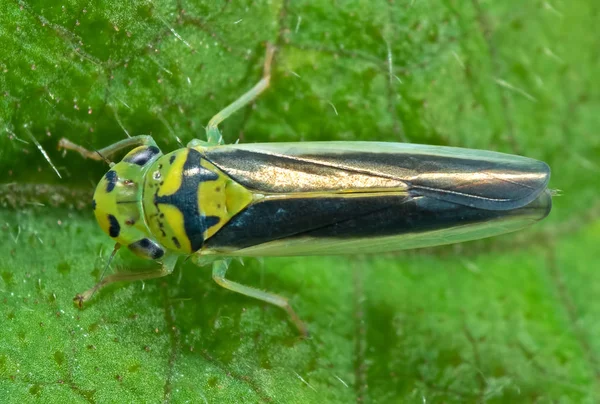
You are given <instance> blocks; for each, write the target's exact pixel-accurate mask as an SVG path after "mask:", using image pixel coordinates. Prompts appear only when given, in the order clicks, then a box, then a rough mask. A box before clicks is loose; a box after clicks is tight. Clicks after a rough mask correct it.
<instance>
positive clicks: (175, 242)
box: [171, 236, 181, 248]
mask: <svg viewBox="0 0 600 404" xmlns="http://www.w3.org/2000/svg"><path fill="white" fill-rule="evenodd" d="M171 240H173V244H175V246H176V247H177V248H181V244H180V243H179V240H177V237H175V236H173V237H172V238H171Z"/></svg>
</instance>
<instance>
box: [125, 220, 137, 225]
mask: <svg viewBox="0 0 600 404" xmlns="http://www.w3.org/2000/svg"><path fill="white" fill-rule="evenodd" d="M125 224H126V225H127V226H133V225H134V224H135V220H133V219H127V220H125Z"/></svg>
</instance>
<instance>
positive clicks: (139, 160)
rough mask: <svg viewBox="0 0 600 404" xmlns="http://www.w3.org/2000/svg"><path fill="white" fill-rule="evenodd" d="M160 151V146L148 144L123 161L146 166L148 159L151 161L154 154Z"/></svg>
mask: <svg viewBox="0 0 600 404" xmlns="http://www.w3.org/2000/svg"><path fill="white" fill-rule="evenodd" d="M159 153H160V150H159V148H158V147H155V146H148V147H146V148H144V149H142V150H140V151H138V152H136V153H135V154H133V155H131V156H129V157H126V158H124V159H123V161H126V162H127V163H132V164H137V165H138V166H144V165H146V163H147V162H148V161H150V160H151V159H152V158H153V157H154V156H156V155H157V154H159Z"/></svg>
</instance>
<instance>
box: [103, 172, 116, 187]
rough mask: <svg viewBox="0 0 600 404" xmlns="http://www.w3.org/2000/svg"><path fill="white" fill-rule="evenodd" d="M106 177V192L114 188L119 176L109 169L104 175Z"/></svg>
mask: <svg viewBox="0 0 600 404" xmlns="http://www.w3.org/2000/svg"><path fill="white" fill-rule="evenodd" d="M104 178H106V192H110V191H112V190H113V189H115V185H117V181H118V180H119V176H118V175H117V173H116V172H115V171H113V170H110V171H109V172H107V173H106V175H105V176H104Z"/></svg>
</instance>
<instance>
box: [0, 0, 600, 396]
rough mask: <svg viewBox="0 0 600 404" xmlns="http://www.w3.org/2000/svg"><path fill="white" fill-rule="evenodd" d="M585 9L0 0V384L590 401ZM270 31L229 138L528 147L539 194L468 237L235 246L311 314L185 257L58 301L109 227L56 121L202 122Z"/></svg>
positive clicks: (599, 307)
mask: <svg viewBox="0 0 600 404" xmlns="http://www.w3.org/2000/svg"><path fill="white" fill-rule="evenodd" d="M599 18H600V3H599V2H597V1H595V0H579V1H567V0H549V1H541V0H526V1H521V0H510V1H502V2H494V1H491V0H471V1H463V0H444V1H433V0H403V1H387V0H386V1H384V0H381V1H372V0H357V1H334V2H331V1H299V0H295V1H281V0H272V1H261V0H256V1H235V0H234V1H225V2H214V1H208V0H198V1H189V0H178V1H175V0H173V1H128V2H121V1H115V0H107V1H104V2H92V1H75V0H66V1H62V2H54V1H50V0H38V1H16V0H7V1H3V2H2V3H1V4H0V174H2V176H1V178H0V181H1V183H2V184H1V185H0V205H1V206H2V207H1V208H0V275H1V279H0V325H1V326H0V397H2V401H3V402H24V401H34V400H40V401H43V402H65V401H68V402H93V403H95V402H98V403H100V402H102V403H104V402H117V401H119V402H126V401H130V402H132V401H139V402H160V401H164V402H184V401H189V402H208V403H221V402H241V401H244V402H298V403H301V402H332V403H346V402H354V401H355V402H370V403H376V402H377V403H387V402H419V403H431V402H446V403H448V402H538V403H549V402H553V403H554V402H565V403H567V402H590V403H591V402H598V401H599V398H600V385H599V380H600V359H599V356H600V326H599V325H598V324H597V320H598V318H599V316H600V303H599V301H598V298H597V297H598V292H600V280H598V279H597V276H596V270H597V268H598V262H599V261H600V249H598V242H599V240H600V221H599V217H600V200H599V180H598V175H599V174H600V163H599V156H600V136H599V134H598V130H599V128H600V118H599V116H600V114H599V112H598V111H600V79H599V78H598V71H599V69H598V68H599V65H600V63H599V61H600V60H599V59H600V51H599V50H600V36H598V35H596V33H597V30H598V21H599ZM267 41H269V42H271V43H273V44H275V45H276V46H277V48H278V52H277V54H276V57H275V61H274V66H273V69H274V76H273V79H272V86H271V88H270V89H269V91H268V92H267V93H266V94H264V95H263V96H262V97H261V98H260V99H259V100H258V101H257V102H256V103H255V104H254V105H253V106H252V107H248V108H246V109H245V110H244V111H241V112H239V113H238V114H236V115H235V116H233V117H232V118H231V119H229V120H227V121H226V122H225V123H224V124H223V125H222V130H223V132H224V135H225V138H226V141H227V142H234V141H236V140H237V139H238V138H239V139H240V140H241V141H242V142H256V141H305V140H385V141H408V142H413V143H426V144H436V145H450V146H461V147H469V148H480V149H490V150H498V151H503V152H508V153H515V154H522V155H526V156H529V157H533V158H536V159H540V160H544V161H546V162H547V163H548V164H549V165H550V166H551V167H552V170H553V178H552V181H551V187H552V188H553V189H560V190H561V193H562V196H560V197H556V198H554V210H553V212H552V213H551V215H550V216H549V217H548V218H547V219H546V220H545V221H543V222H542V223H539V224H537V225H536V226H534V227H532V228H530V229H527V230H525V231H521V232H519V233H516V234H509V235H506V236H502V237H497V238H494V239H491V240H482V241H476V242H470V243H465V244H461V245H455V246H450V247H442V248H432V249H425V250H419V251H413V252H403V253H399V254H390V255H385V256H368V255H365V256H358V257H350V258H333V257H323V258H297V259H265V260H264V261H263V262H259V261H255V260H247V261H246V262H245V266H241V265H236V266H234V268H233V269H232V270H231V277H232V279H234V280H237V281H240V282H243V283H246V284H249V285H255V286H258V287H261V288H264V289H267V290H270V291H273V292H277V293H279V294H282V295H285V296H288V297H290V298H291V302H292V304H293V306H294V307H295V308H296V310H297V312H298V313H299V315H300V316H301V317H302V318H303V319H304V321H305V322H306V323H307V324H308V327H309V329H310V331H311V333H312V336H311V338H310V339H309V340H302V339H301V338H299V337H298V336H297V333H296V330H295V329H294V328H293V326H292V325H291V324H290V323H288V322H287V320H286V316H285V314H284V313H283V312H281V311H280V310H279V309H277V308H273V307H270V306H268V305H265V304H262V303H259V302H256V301H253V300H251V299H248V298H244V297H242V296H239V295H236V294H233V293H231V292H228V291H226V290H223V289H221V288H219V287H218V286H216V285H215V284H213V282H212V280H211V277H210V269H209V268H196V267H194V266H192V265H189V264H185V265H181V266H180V267H178V268H177V270H176V271H175V273H174V275H172V276H170V277H168V278H163V279H159V280H153V281H147V282H145V283H142V282H137V283H132V284H118V285H113V286H111V287H109V288H106V290H104V291H102V292H101V293H98V294H97V295H96V296H95V298H94V300H93V301H92V302H90V304H89V305H88V306H87V307H85V308H84V309H83V310H79V309H77V308H75V307H74V306H73V304H72V301H71V299H72V297H73V296H74V295H75V293H76V292H80V291H82V290H84V289H86V288H88V287H90V286H91V285H92V284H93V283H94V282H95V281H96V280H97V279H98V277H99V275H100V272H101V270H102V267H103V265H104V263H105V262H106V258H107V256H108V254H109V253H110V250H111V248H112V245H111V242H110V240H109V239H108V237H107V236H105V235H104V234H103V233H102V232H101V231H100V229H99V228H98V227H97V226H96V223H95V221H94V219H93V215H92V213H91V208H90V206H89V203H88V201H89V198H90V195H91V192H92V190H93V188H94V184H95V183H96V182H97V181H98V179H99V178H100V177H101V176H102V175H103V173H104V172H105V171H106V166H105V165H104V164H102V163H98V162H93V161H86V160H83V159H82V158H81V157H80V156H79V155H77V154H76V153H68V154H64V153H62V152H59V151H58V150H57V147H56V146H57V142H58V140H59V139H60V138H61V137H62V136H66V137H68V138H70V139H71V140H73V141H76V142H78V143H81V144H83V145H85V146H87V147H93V148H101V147H103V146H106V145H108V144H110V143H112V142H114V141H116V140H119V139H123V138H124V137H125V136H126V135H127V134H130V135H138V134H151V135H153V136H154V137H155V139H156V140H157V142H158V143H159V145H160V146H161V147H162V148H163V150H166V151H169V150H172V149H175V148H178V147H179V146H178V143H177V138H179V139H180V140H181V141H182V142H184V143H185V142H187V141H189V140H190V139H192V138H195V137H200V138H202V137H203V136H204V130H203V125H205V124H206V122H208V119H210V117H211V116H212V115H213V114H214V113H215V112H217V111H218V110H219V109H220V108H222V107H223V106H225V105H226V104H228V103H229V102H231V101H232V100H234V99H235V98H237V97H238V96H239V95H240V94H241V93H242V92H244V91H245V90H247V89H248V88H250V87H251V86H252V85H253V84H254V83H255V82H256V81H257V80H258V79H259V78H260V75H261V69H262V60H263V56H264V49H265V43H266V42H267ZM34 139H35V141H34ZM36 142H39V144H40V147H41V148H42V149H43V150H44V151H45V152H46V153H47V155H48V158H49V159H51V161H52V162H53V164H54V165H55V166H56V168H57V170H58V172H59V173H60V175H61V177H62V178H59V177H58V176H57V175H56V173H55V172H54V171H53V169H52V168H51V166H50V165H49V163H48V162H47V161H46V159H45V158H44V156H43V155H42V153H41V151H40V149H38V148H37V147H36ZM136 265H138V262H136V261H134V260H133V259H132V258H131V256H130V255H128V254H121V255H120V256H119V257H118V258H117V259H116V261H115V265H113V267H114V270H117V271H118V270H127V269H129V268H131V267H132V266H136Z"/></svg>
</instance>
